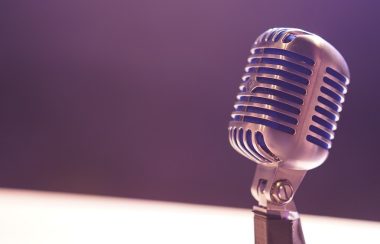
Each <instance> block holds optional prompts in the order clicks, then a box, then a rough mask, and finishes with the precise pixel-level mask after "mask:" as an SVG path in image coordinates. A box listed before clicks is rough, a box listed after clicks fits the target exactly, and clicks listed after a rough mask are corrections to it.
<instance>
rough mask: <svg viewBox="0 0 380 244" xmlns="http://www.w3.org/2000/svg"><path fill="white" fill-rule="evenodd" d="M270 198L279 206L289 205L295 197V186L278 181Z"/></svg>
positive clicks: (284, 181)
mask: <svg viewBox="0 0 380 244" xmlns="http://www.w3.org/2000/svg"><path fill="white" fill-rule="evenodd" d="M270 196H271V199H272V201H274V202H275V203H277V204H280V205H282V204H286V203H289V202H290V201H291V200H292V199H293V196H294V190H293V186H292V184H291V183H290V182H289V181H288V180H278V181H276V182H275V183H274V184H273V185H272V188H271V190H270Z"/></svg>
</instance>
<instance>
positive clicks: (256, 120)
mask: <svg viewBox="0 0 380 244" xmlns="http://www.w3.org/2000/svg"><path fill="white" fill-rule="evenodd" d="M243 121H244V122H249V123H254V124H260V125H265V126H268V127H270V128H272V129H275V130H279V131H282V132H285V133H288V134H291V135H294V133H295V130H294V129H293V128H291V127H288V126H285V125H282V124H280V123H277V122H274V121H271V120H267V119H261V118H257V117H252V116H244V119H243Z"/></svg>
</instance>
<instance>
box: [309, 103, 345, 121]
mask: <svg viewBox="0 0 380 244" xmlns="http://www.w3.org/2000/svg"><path fill="white" fill-rule="evenodd" d="M315 111H316V112H318V113H320V114H322V115H324V116H326V117H327V118H329V119H331V120H333V121H338V120H339V116H338V115H336V114H333V113H331V112H330V111H328V110H327V109H324V108H322V107H320V106H318V105H317V106H315Z"/></svg>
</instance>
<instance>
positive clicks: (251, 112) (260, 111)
mask: <svg viewBox="0 0 380 244" xmlns="http://www.w3.org/2000/svg"><path fill="white" fill-rule="evenodd" d="M232 114H236V115H242V116H257V115H266V116H269V117H271V119H273V120H274V121H278V122H279V123H283V122H285V123H288V124H291V125H296V124H297V123H298V121H297V119H295V118H293V117H291V116H288V115H286V114H283V113H280V112H277V111H274V110H270V109H266V108H261V107H254V106H246V110H245V111H244V110H243V111H240V110H239V111H238V110H235V111H234V112H232ZM256 114H257V115H256Z"/></svg>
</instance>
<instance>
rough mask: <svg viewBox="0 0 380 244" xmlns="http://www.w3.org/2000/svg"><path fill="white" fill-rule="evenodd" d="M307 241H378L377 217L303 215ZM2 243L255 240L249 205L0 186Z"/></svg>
mask: <svg viewBox="0 0 380 244" xmlns="http://www.w3.org/2000/svg"><path fill="white" fill-rule="evenodd" d="M301 219H302V226H303V230H304V234H305V239H306V242H307V243H308V244H313V243H315V244H322V243H323V244H329V243H339V244H343V243H344V244H350V243H352V244H354V243H355V244H358V243H361V244H364V243H380V223H377V222H369V221H359V220H351V219H339V218H330V217H321V216H312V215H301ZM0 243H2V244H19V243H22V244H34V243H36V244H45V243H46V244H61V243H68V244H77V243H78V244H87V243H89V244H90V243H91V244H98V243H102V244H103V243H104V244H118V243H123V244H125V243H128V244H134V243H144V244H145V243H149V244H150V243H152V244H153V243H154V244H158V243H163V244H187V243H191V244H195V243H196V244H202V243H205V244H206V243H207V244H223V243H226V244H227V243H228V244H253V243H254V241H253V220H252V213H251V211H250V210H249V209H236V208H225V207H213V206H203V205H193V204H181V203H172V202H159V201H147V200H137V199H125V198H112V197H98V196H85V195H75V194H61V193H47V192H38V191H25V190H10V189H0Z"/></svg>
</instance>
